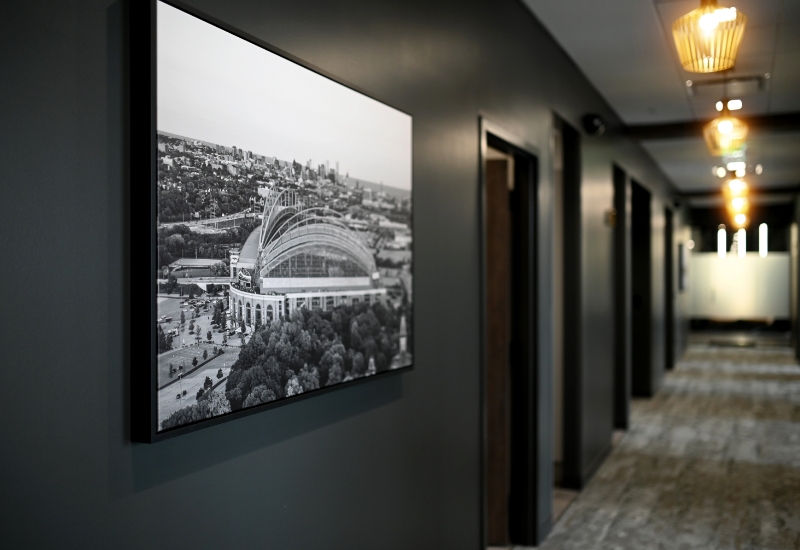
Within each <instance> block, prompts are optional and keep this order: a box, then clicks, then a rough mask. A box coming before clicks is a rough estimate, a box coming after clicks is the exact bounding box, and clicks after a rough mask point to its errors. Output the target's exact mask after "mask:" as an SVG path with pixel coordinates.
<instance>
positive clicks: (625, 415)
mask: <svg viewBox="0 0 800 550" xmlns="http://www.w3.org/2000/svg"><path fill="white" fill-rule="evenodd" d="M612 171H613V176H612V177H613V181H614V212H615V225H614V429H615V430H627V429H628V426H629V423H630V406H631V297H632V296H631V185H630V182H629V180H628V175H627V174H626V173H625V171H624V170H623V169H622V168H620V167H619V166H617V165H614V166H613V168H612Z"/></svg>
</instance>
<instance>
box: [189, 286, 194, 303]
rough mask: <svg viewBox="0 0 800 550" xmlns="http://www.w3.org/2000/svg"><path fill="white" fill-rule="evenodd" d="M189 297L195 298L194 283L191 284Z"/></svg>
mask: <svg viewBox="0 0 800 550" xmlns="http://www.w3.org/2000/svg"><path fill="white" fill-rule="evenodd" d="M189 299H190V300H192V299H194V285H189Z"/></svg>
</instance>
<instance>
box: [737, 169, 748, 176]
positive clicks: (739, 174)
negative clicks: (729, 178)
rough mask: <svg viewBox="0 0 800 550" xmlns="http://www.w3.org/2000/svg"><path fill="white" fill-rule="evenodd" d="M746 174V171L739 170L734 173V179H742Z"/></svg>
mask: <svg viewBox="0 0 800 550" xmlns="http://www.w3.org/2000/svg"><path fill="white" fill-rule="evenodd" d="M746 173H747V170H745V169H744V168H739V169H738V170H737V171H736V177H737V178H743V177H744V175H745V174H746Z"/></svg>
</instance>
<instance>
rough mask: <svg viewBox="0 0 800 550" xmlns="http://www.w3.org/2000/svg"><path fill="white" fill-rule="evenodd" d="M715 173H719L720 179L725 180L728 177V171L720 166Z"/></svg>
mask: <svg viewBox="0 0 800 550" xmlns="http://www.w3.org/2000/svg"><path fill="white" fill-rule="evenodd" d="M715 171H716V173H717V177H718V178H724V177H725V176H727V175H728V171H727V170H725V168H723V167H722V166H718V167H717V168H716V170H715Z"/></svg>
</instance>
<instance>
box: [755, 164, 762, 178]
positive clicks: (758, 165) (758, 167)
mask: <svg viewBox="0 0 800 550" xmlns="http://www.w3.org/2000/svg"><path fill="white" fill-rule="evenodd" d="M763 171H764V167H763V166H761V165H760V164H756V174H758V175H759V176H760V175H761V173H762V172H763Z"/></svg>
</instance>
